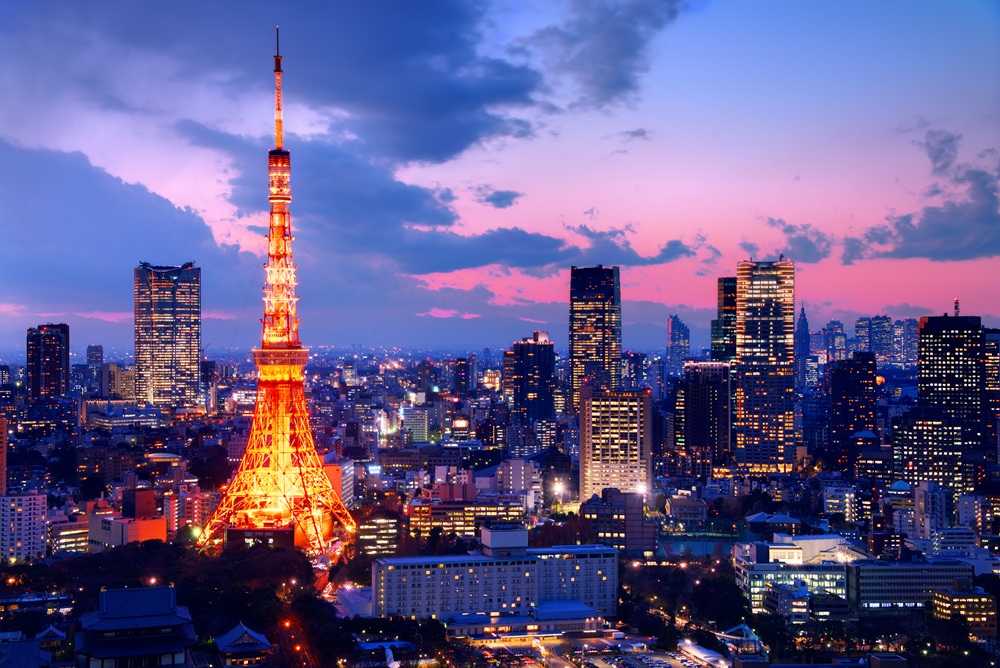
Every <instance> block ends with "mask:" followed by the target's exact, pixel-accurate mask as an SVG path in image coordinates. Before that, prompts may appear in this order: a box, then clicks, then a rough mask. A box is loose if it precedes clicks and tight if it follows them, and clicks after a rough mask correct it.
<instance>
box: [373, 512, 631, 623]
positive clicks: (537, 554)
mask: <svg viewBox="0 0 1000 668" xmlns="http://www.w3.org/2000/svg"><path fill="white" fill-rule="evenodd" d="M510 534H513V535H510ZM483 545H484V551H483V554H475V555H462V556H436V557H435V556H431V557H387V558H382V559H377V560H376V561H375V562H374V564H373V565H372V614H373V615H374V616H375V617H390V616H396V615H399V616H403V617H408V618H410V619H426V618H430V619H442V618H444V617H447V616H448V615H462V614H485V615H494V616H495V615H528V614H534V613H535V612H536V611H537V610H538V609H539V608H541V607H544V606H545V605H546V604H551V603H571V602H576V603H579V604H581V605H583V606H587V607H589V608H591V609H592V610H593V611H594V612H596V613H597V614H598V615H602V616H607V615H613V614H615V611H616V610H617V607H618V606H617V600H618V551H617V550H615V549H614V548H611V547H607V546H604V545H560V546H555V547H549V548H534V549H527V530H525V529H523V527H522V528H521V529H520V530H518V529H511V530H507V529H505V528H503V527H500V528H497V529H495V530H493V531H490V530H486V531H484V533H483Z"/></svg>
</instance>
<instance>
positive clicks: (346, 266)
mask: <svg viewBox="0 0 1000 668" xmlns="http://www.w3.org/2000/svg"><path fill="white" fill-rule="evenodd" d="M615 8H617V9H615ZM371 11H372V10H371V9H370V8H365V7H349V8H343V7H341V8H316V9H313V10H311V11H309V12H306V11H305V10H301V9H296V8H282V9H281V10H279V9H277V8H269V7H266V6H264V5H263V4H261V5H249V6H248V7H247V9H246V10H245V11H243V12H241V13H240V14H239V15H230V14H228V13H227V12H225V10H223V9H221V8H204V10H203V12H202V13H201V14H199V15H198V16H195V17H192V16H191V15H190V13H186V12H182V11H181V10H180V9H178V8H174V7H159V8H155V9H154V8H148V7H136V6H131V5H124V4H123V5H118V6H112V5H107V6H105V7H103V8H102V10H101V11H92V10H86V9H84V8H80V7H76V6H73V5H70V4H65V5H56V6H54V7H53V8H51V9H50V10H47V11H45V12H44V15H43V13H42V12H39V10H38V9H37V8H35V7H33V6H28V5H25V6H10V7H8V8H6V10H5V14H6V19H7V20H5V21H3V22H0V34H2V35H3V36H4V39H3V40H0V44H2V46H0V49H2V52H0V53H2V55H3V56H4V57H3V58H2V59H0V61H2V63H3V64H2V65H0V72H2V74H0V77H2V78H0V82H2V83H0V87H2V89H3V90H4V91H16V94H17V99H18V102H19V103H18V104H17V105H4V107H3V108H2V109H0V120H2V123H0V127H3V128H4V131H3V132H2V133H0V153H2V154H3V156H2V159H3V164H6V165H12V164H16V165H18V169H17V170H16V173H14V171H15V170H7V171H8V172H10V173H8V174H6V175H5V178H4V179H0V189H2V190H0V192H2V194H3V196H4V198H5V199H6V200H7V201H9V202H14V201H16V202H18V204H17V206H16V207H10V208H9V209H8V210H7V211H6V212H5V213H4V214H2V216H3V217H2V218H0V220H2V221H3V222H2V224H3V229H4V234H5V241H6V242H7V243H5V244H3V245H2V248H3V250H2V251H0V253H2V256H0V267H2V269H0V283H2V284H3V285H4V286H5V290H4V293H5V294H4V296H3V298H2V299H0V301H2V302H3V304H2V305H0V308H2V318H0V350H3V351H10V350H15V351H16V350H18V349H20V348H21V347H22V345H23V340H24V332H25V330H26V328H28V327H34V326H36V325H37V324H38V323H41V322H46V321H49V322H66V323H68V324H69V325H70V326H71V328H72V329H73V333H74V336H73V340H74V343H75V344H76V345H78V346H79V348H80V349H82V348H83V347H84V346H85V345H86V344H89V343H103V344H105V345H107V346H108V347H114V346H124V345H126V343H127V342H128V340H129V339H130V337H131V332H132V320H131V315H132V313H131V308H130V302H131V280H130V277H131V270H132V267H134V266H135V265H136V264H137V263H139V262H141V261H148V262H151V263H154V264H181V263H183V262H186V261H189V260H195V261H196V262H197V263H198V265H199V266H200V267H202V268H203V269H204V297H203V305H204V318H205V329H204V341H205V345H206V347H212V346H215V347H242V348H244V349H249V348H250V347H251V346H252V345H253V342H254V339H255V338H256V336H257V335H258V333H259V322H258V312H259V305H260V301H259V299H260V292H259V290H260V287H261V285H262V280H261V272H260V268H261V265H262V264H263V260H264V259H263V257H262V256H260V255H257V254H255V253H259V252H260V251H262V249H263V245H264V236H263V234H262V233H261V228H262V227H264V226H265V225H266V220H267V213H266V204H265V202H264V201H263V198H261V197H260V186H261V183H262V181H261V178H260V168H261V158H260V156H261V155H262V153H261V150H262V149H265V148H267V144H268V122H269V119H268V116H267V109H268V105H267V104H266V103H264V100H265V99H266V97H267V96H268V95H269V83H270V82H269V80H268V78H267V77H266V76H263V75H261V74H260V69H261V63H266V62H267V59H268V58H269V57H270V55H271V54H270V52H269V50H267V49H264V48H263V47H262V45H263V44H268V43H269V33H270V31H272V30H273V25H274V24H275V23H279V24H281V25H282V28H283V30H282V32H283V35H284V37H285V39H284V40H283V44H282V51H283V52H284V53H286V54H287V57H288V59H289V63H294V64H295V68H293V71H295V72H296V74H294V76H295V80H294V86H292V90H294V91H295V92H294V94H290V95H289V98H288V100H287V101H286V104H287V110H286V124H287V125H286V127H287V128H288V131H289V133H290V134H291V135H294V136H295V143H294V146H293V149H292V150H293V153H295V155H296V164H297V169H298V170H299V172H298V176H297V179H296V187H297V188H298V190H297V191H296V195H295V202H294V204H293V205H292V213H293V217H294V220H295V221H296V222H295V233H296V234H297V235H299V236H300V238H301V239H303V241H304V242H305V243H304V247H306V248H308V249H309V252H308V253H304V254H303V257H299V258H298V260H299V262H300V272H299V273H300V278H301V280H302V284H303V287H302V290H301V295H302V302H301V303H300V306H301V310H302V313H303V316H304V321H305V322H306V323H307V324H306V327H307V329H306V330H304V332H303V339H304V340H305V341H307V343H308V344H309V345H311V346H320V345H343V346H347V345H351V344H356V343H364V344H370V345H401V346H413V347H419V346H428V345H434V344H437V345H440V346H442V347H445V346H461V345H468V346H470V347H476V346H477V345H491V346H494V347H497V348H498V349H500V348H501V347H507V346H509V345H510V344H511V343H512V342H513V341H517V340H520V339H521V338H523V337H524V336H526V335H530V333H531V332H532V331H533V330H544V331H548V332H550V333H552V335H553V340H554V342H555V345H556V348H557V349H565V347H566V341H565V340H564V338H563V334H562V333H563V332H565V331H566V321H567V317H568V316H567V310H568V309H567V305H568V301H569V271H570V266H571V265H574V264H575V265H579V266H590V265H597V264H603V265H605V266H621V268H622V290H621V291H622V302H623V304H622V325H623V326H622V331H623V344H624V347H625V348H633V349H650V348H654V349H655V348H662V347H664V346H665V343H666V323H667V318H668V316H669V315H670V314H672V313H677V314H678V315H679V317H680V318H681V320H683V321H684V322H685V324H687V325H689V326H690V327H691V330H692V331H691V337H692V348H693V349H697V348H703V347H707V345H708V328H709V321H710V320H711V319H712V318H714V317H715V299H716V279H717V278H718V277H719V276H730V275H734V274H735V268H736V262H737V261H738V260H742V259H747V258H748V257H750V256H752V257H753V258H754V259H765V258H767V257H772V256H776V255H777V254H778V253H780V252H784V253H786V255H787V256H788V257H790V258H791V259H792V260H794V261H795V262H796V267H797V269H798V275H797V278H796V288H797V290H796V297H797V299H798V300H799V301H800V302H801V301H804V302H805V303H806V312H807V314H808V317H809V319H810V322H811V323H812V325H813V329H819V328H820V327H822V325H823V324H824V323H825V322H826V321H827V320H830V319H833V318H837V319H839V320H841V321H843V322H844V324H845V326H846V327H847V328H848V329H850V328H851V327H853V323H854V321H855V319H856V317H858V316H871V315H876V314H877V313H887V314H888V315H890V316H891V317H892V318H894V319H897V318H906V317H916V316H920V315H938V314H940V313H942V312H945V311H949V310H950V307H951V300H952V298H954V297H956V296H957V297H959V298H961V302H962V309H963V313H968V314H974V315H979V316H982V318H983V323H984V324H986V325H991V326H996V325H998V324H1000V306H998V305H997V303H996V298H995V296H994V295H993V294H991V290H990V285H989V281H984V280H983V277H984V276H989V275H995V274H996V273H997V271H998V269H1000V264H998V261H997V259H996V255H997V254H998V253H1000V213H998V211H997V178H998V176H997V153H996V149H997V148H998V147H1000V138H998V137H997V127H998V123H997V120H998V119H997V115H996V112H995V109H997V108H998V106H1000V105H998V101H1000V84H998V83H997V82H998V81H1000V71H998V69H1000V65H998V64H997V63H1000V8H998V6H997V5H993V4H987V3H957V4H952V5H949V8H948V11H947V12H941V11H940V7H939V6H937V5H934V4H931V3H916V4H907V5H905V7H904V6H903V5H901V4H897V3H889V2H885V3H878V4H876V5H874V6H867V7H865V8H864V10H863V11H861V10H858V9H857V8H853V10H852V8H846V9H845V8H844V7H842V6H837V5H835V4H833V3H823V4H814V5H810V6H808V7H805V6H800V5H799V4H797V3H775V4H770V5H766V6H765V5H751V6H744V5H736V4H718V3H691V4H689V5H684V6H681V5H680V4H679V3H669V2H668V3H646V2H639V1H635V2H625V3H605V2H584V1H579V2H575V3H568V4H562V5H532V4H529V3H525V4H518V5H512V6H504V7H502V8H498V7H493V6H489V5H484V6H479V5H477V6H474V7H473V6H465V5H462V4H454V5H444V4H442V5H438V6H435V7H434V8H433V9H430V8H426V7H423V8H414V7H409V6H406V5H402V6H400V7H396V8H390V9H386V10H384V11H380V12H379V15H378V16H375V15H373V14H369V12H371ZM297 12H302V13H301V14H299V13H297ZM819 26H822V27H819ZM931 40H933V41H934V43H935V44H936V45H937V47H936V48H935V49H927V48H926V44H927V43H928V42H930V41H931ZM296 68H297V69H296ZM609 175H610V176H612V177H613V178H609ZM39 230H44V231H45V234H44V235H42V234H39ZM240 251H242V252H240ZM873 285H874V286H876V287H877V289H871V286H873ZM797 310H798V309H797V308H796V312H797Z"/></svg>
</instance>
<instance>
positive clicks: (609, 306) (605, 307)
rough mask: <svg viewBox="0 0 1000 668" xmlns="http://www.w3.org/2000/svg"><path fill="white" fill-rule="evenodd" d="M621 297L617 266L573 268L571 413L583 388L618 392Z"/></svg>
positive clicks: (570, 300) (570, 348) (570, 347)
mask: <svg viewBox="0 0 1000 668" xmlns="http://www.w3.org/2000/svg"><path fill="white" fill-rule="evenodd" d="M621 357H622V296H621V283H620V280H619V272H618V267H604V266H601V265H598V266H596V267H573V268H572V269H571V270H570V287H569V384H570V396H569V402H568V408H569V411H570V412H572V413H576V411H577V410H579V398H580V388H582V387H583V386H584V385H588V384H589V385H590V386H592V387H594V388H596V389H600V390H617V389H618V387H619V385H620V383H621Z"/></svg>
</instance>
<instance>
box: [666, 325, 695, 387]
mask: <svg viewBox="0 0 1000 668" xmlns="http://www.w3.org/2000/svg"><path fill="white" fill-rule="evenodd" d="M690 356H691V330H690V329H688V326H687V325H685V324H684V323H683V322H682V321H681V319H680V318H679V317H677V316H676V315H672V316H670V318H668V319H667V355H666V361H667V373H669V374H670V375H671V376H680V375H682V374H683V373H684V361H685V360H686V359H688V358H689V357H690Z"/></svg>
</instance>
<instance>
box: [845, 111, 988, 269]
mask: <svg viewBox="0 0 1000 668" xmlns="http://www.w3.org/2000/svg"><path fill="white" fill-rule="evenodd" d="M959 139H960V136H959V135H957V134H954V133H951V132H947V131H943V130H928V131H927V133H926V134H925V137H924V141H923V142H918V144H919V145H920V146H921V147H922V148H923V149H924V151H925V153H926V154H927V158H928V159H929V160H930V163H931V171H932V173H933V174H935V175H936V176H939V177H941V178H942V181H941V182H940V183H939V184H937V185H936V187H934V188H932V190H931V193H932V195H931V196H932V197H937V198H940V199H941V200H942V201H940V203H937V202H935V203H929V204H927V205H925V206H923V207H921V209H920V210H919V211H916V212H913V213H906V214H902V215H894V216H888V217H887V218H886V219H885V222H884V223H880V224H878V225H873V226H871V227H868V228H867V229H865V230H864V231H863V232H862V233H861V234H859V235H855V236H848V237H846V238H845V239H844V242H843V251H842V254H841V262H842V263H843V264H853V263H855V262H857V261H859V260H863V259H868V258H926V259H929V260H934V261H939V262H945V261H958V260H973V259H977V258H986V257H995V256H997V255H1000V197H998V185H1000V165H998V164H997V162H996V153H995V152H993V151H990V150H989V149H988V150H987V151H984V152H981V153H980V154H979V158H980V160H984V161H990V160H992V161H993V162H994V164H993V165H992V166H983V165H979V166H970V165H963V164H956V161H957V156H958V148H959Z"/></svg>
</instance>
